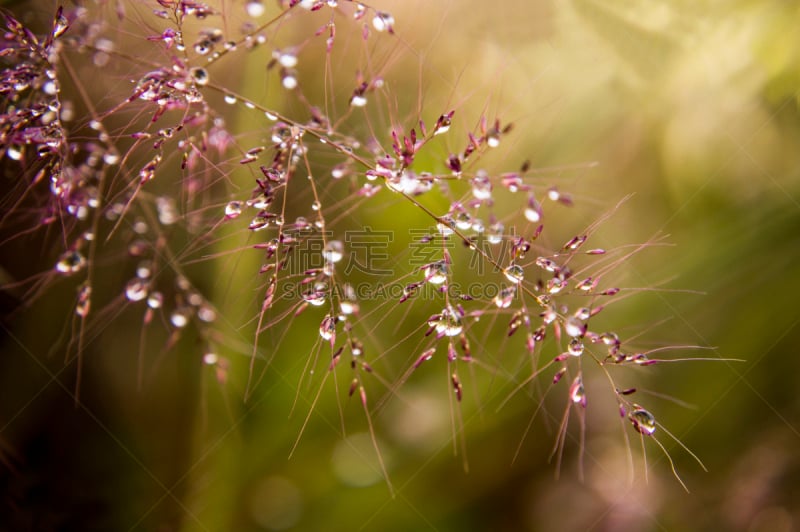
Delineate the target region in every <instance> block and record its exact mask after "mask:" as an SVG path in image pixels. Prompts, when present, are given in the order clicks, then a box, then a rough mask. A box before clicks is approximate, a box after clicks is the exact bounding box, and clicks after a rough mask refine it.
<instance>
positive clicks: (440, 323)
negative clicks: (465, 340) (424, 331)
mask: <svg viewBox="0 0 800 532" xmlns="http://www.w3.org/2000/svg"><path fill="white" fill-rule="evenodd" d="M428 325H430V326H431V327H434V328H435V329H436V334H438V335H443V336H457V335H459V334H461V331H462V330H463V327H462V325H461V318H460V317H459V315H458V313H457V312H456V310H455V309H453V307H450V306H448V307H447V308H445V309H443V310H442V312H441V314H437V315H435V316H432V317H431V319H429V320H428Z"/></svg>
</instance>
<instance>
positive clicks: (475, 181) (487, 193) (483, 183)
mask: <svg viewBox="0 0 800 532" xmlns="http://www.w3.org/2000/svg"><path fill="white" fill-rule="evenodd" d="M472 195H473V196H475V199H479V200H487V199H490V198H491V197H492V181H491V180H490V179H489V174H487V173H486V171H485V170H478V171H477V172H476V173H475V177H473V178H472Z"/></svg>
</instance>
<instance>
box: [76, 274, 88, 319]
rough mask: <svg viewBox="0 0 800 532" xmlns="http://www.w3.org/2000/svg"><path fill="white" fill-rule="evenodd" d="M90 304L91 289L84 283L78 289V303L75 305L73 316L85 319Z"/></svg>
mask: <svg viewBox="0 0 800 532" xmlns="http://www.w3.org/2000/svg"><path fill="white" fill-rule="evenodd" d="M91 304H92V287H91V286H90V285H89V283H88V282H84V283H82V284H81V286H80V287H79V288H78V301H77V303H75V314H77V315H78V316H80V317H81V318H85V317H86V316H87V315H88V314H89V309H90V308H91Z"/></svg>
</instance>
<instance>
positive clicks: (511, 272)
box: [503, 264, 525, 283]
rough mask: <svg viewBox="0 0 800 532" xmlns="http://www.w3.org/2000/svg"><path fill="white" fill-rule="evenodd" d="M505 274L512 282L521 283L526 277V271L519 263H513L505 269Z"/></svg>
mask: <svg viewBox="0 0 800 532" xmlns="http://www.w3.org/2000/svg"><path fill="white" fill-rule="evenodd" d="M503 274H504V275H505V276H506V279H508V280H509V281H511V282H512V283H521V282H522V280H523V279H524V278H525V271H524V270H523V269H522V266H520V265H519V264H511V265H510V266H508V267H507V268H506V269H505V270H503Z"/></svg>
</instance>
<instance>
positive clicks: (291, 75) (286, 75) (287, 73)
mask: <svg viewBox="0 0 800 532" xmlns="http://www.w3.org/2000/svg"><path fill="white" fill-rule="evenodd" d="M281 85H283V88H284V89H286V90H289V91H290V90H292V89H296V88H297V85H298V82H297V71H295V70H293V69H285V70H284V71H283V73H282V75H281Z"/></svg>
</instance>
